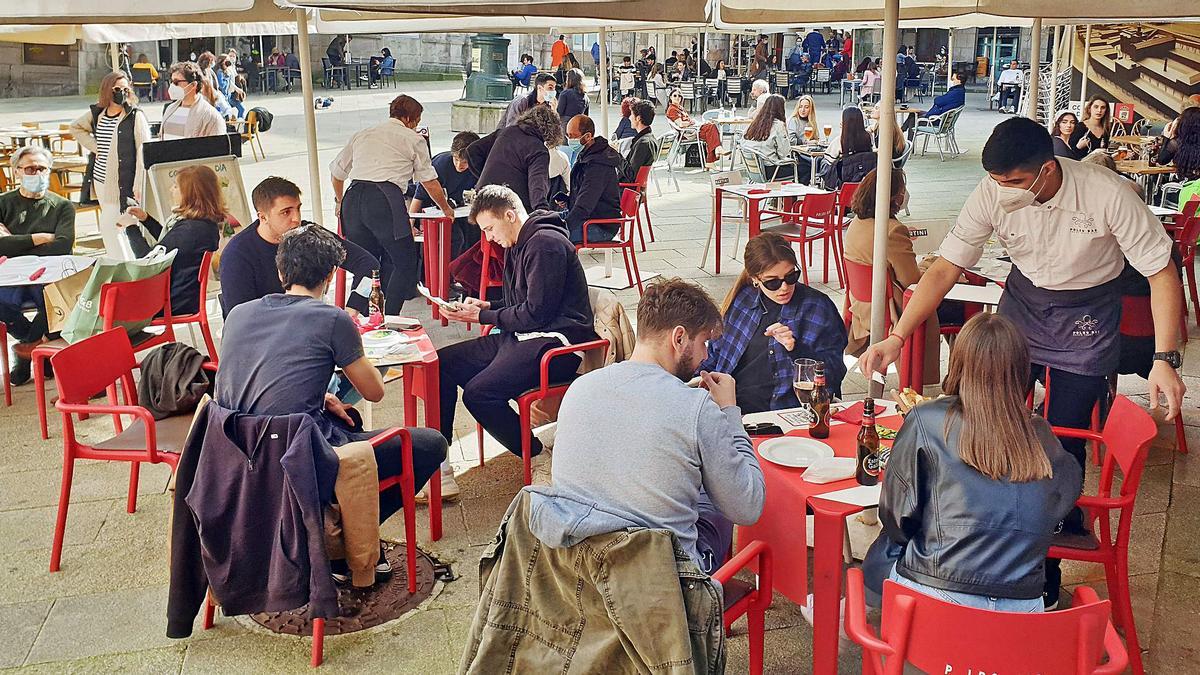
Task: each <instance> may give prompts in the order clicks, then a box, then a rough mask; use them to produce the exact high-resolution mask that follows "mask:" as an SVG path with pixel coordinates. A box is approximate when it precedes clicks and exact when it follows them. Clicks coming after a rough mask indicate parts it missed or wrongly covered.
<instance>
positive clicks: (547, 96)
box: [496, 73, 558, 130]
mask: <svg viewBox="0 0 1200 675" xmlns="http://www.w3.org/2000/svg"><path fill="white" fill-rule="evenodd" d="M557 87H558V80H556V79H554V76H553V75H551V74H550V73H538V74H537V77H535V78H533V91H531V92H529V93H528V94H525V95H522V96H518V97H516V98H514V99H513V100H512V103H509V104H508V107H507V108H505V109H504V114H503V115H501V116H500V122H499V123H498V124H497V125H496V129H497V130H499V129H503V128H504V127H511V126H512V125H514V124H516V123H517V120H518V119H520V117H521V115H524V114H525V113H527V112H529V110H530V109H531V108H533V107H534V106H535V105H544V106H547V107H549V108H551V109H553V108H554V99H555V98H557V97H558V91H557Z"/></svg>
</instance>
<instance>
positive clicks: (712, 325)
mask: <svg viewBox="0 0 1200 675" xmlns="http://www.w3.org/2000/svg"><path fill="white" fill-rule="evenodd" d="M721 325H722V324H721V313H720V311H719V310H718V309H717V306H716V304H714V303H713V301H712V298H710V297H709V296H708V294H707V293H705V292H704V290H703V289H702V288H700V287H699V286H697V285H696V284H693V283H691V282H687V281H683V280H681V279H665V280H660V281H656V282H655V283H652V284H650V285H649V286H647V287H646V292H645V293H644V294H643V295H642V299H641V301H640V302H639V303H638V310H637V346H636V347H635V348H634V350H633V355H632V356H631V357H630V358H629V360H627V361H623V362H621V363H615V364H613V365H610V366H605V367H604V368H601V369H599V370H595V371H592V372H590V373H588V374H586V375H584V376H582V377H580V378H579V379H578V380H576V381H575V382H574V383H572V384H571V388H570V389H569V390H567V393H566V396H565V397H564V398H563V402H562V407H561V408H560V410H559V414H558V427H557V430H556V437H555V442H554V462H553V465H552V466H551V475H552V482H551V485H550V486H549V487H539V488H534V489H533V491H532V492H533V494H532V500H533V503H532V504H531V507H532V508H533V510H534V512H536V513H540V514H542V515H541V516H540V517H539V518H537V519H534V520H533V521H531V523H530V527H531V529H532V530H533V533H534V534H535V535H537V537H538V538H539V539H541V540H542V541H543V542H547V543H551V542H558V543H561V544H562V545H569V543H568V542H567V541H566V538H567V537H569V538H573V539H576V540H579V539H584V538H586V537H588V536H591V535H594V534H603V533H606V532H612V531H614V530H617V529H622V528H626V527H650V528H661V529H665V530H668V531H670V532H671V533H672V534H674V535H675V537H676V539H677V540H678V542H679V544H680V546H681V547H682V548H683V549H684V550H685V551H687V552H688V554H689V555H690V556H691V557H692V559H693V560H695V561H696V562H697V563H698V564H699V565H700V567H701V568H702V569H703V570H704V571H705V572H708V573H710V574H711V573H712V572H714V571H716V570H717V569H718V568H720V566H721V564H722V563H724V562H725V558H726V556H727V555H728V553H729V549H730V546H731V545H732V543H733V525H734V523H737V524H741V525H750V524H753V523H754V522H755V521H757V520H758V517H759V516H760V515H761V514H762V509H763V502H764V499H765V494H766V488H765V485H764V482H763V474H762V469H761V468H760V467H759V464H758V458H757V457H756V456H755V455H754V449H753V447H752V446H751V444H750V438H749V437H748V436H747V435H746V431H745V429H744V428H743V427H742V413H741V410H739V409H738V407H737V400H736V394H735V383H734V380H733V377H731V376H730V375H725V374H722V373H708V372H703V373H701V376H700V377H701V385H700V387H689V386H687V384H686V382H687V381H688V380H689V379H691V377H692V374H693V373H695V372H696V368H697V367H698V366H699V365H700V363H701V362H702V361H703V360H704V359H705V358H706V356H707V353H708V347H707V344H708V341H709V339H711V338H712V337H713V336H715V335H716V334H718V333H719V331H720V330H721ZM539 506H544V507H545V508H541V509H539ZM551 545H553V543H551Z"/></svg>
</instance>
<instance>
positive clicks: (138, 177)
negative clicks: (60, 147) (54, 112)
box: [71, 72, 150, 260]
mask: <svg viewBox="0 0 1200 675" xmlns="http://www.w3.org/2000/svg"><path fill="white" fill-rule="evenodd" d="M71 134H72V135H73V136H74V137H75V139H76V140H78V141H79V144H80V145H81V146H83V147H85V148H87V149H88V150H89V151H90V152H91V157H89V159H88V166H87V173H86V174H85V175H84V179H83V194H82V195H81V196H80V201H84V202H87V201H97V202H99V203H100V236H101V237H102V238H103V240H104V249H105V251H106V252H107V255H108V257H110V258H115V259H117V260H130V259H132V258H133V253H132V251H131V250H130V248H129V245H128V243H127V242H126V241H125V239H124V237H121V236H120V229H119V228H118V227H117V218H119V217H120V216H121V213H122V212H123V211H124V210H125V208H126V207H128V206H131V202H138V201H140V198H141V195H142V180H143V179H142V176H143V174H145V167H144V166H143V164H142V144H143V143H145V142H146V141H148V140H150V124H149V123H148V122H147V121H146V115H145V114H144V113H143V112H142V109H141V108H139V107H137V97H136V96H135V95H134V93H133V89H132V88H131V87H130V85H129V79H128V78H127V77H126V76H125V73H117V72H113V73H109V74H108V75H105V76H104V79H103V80H101V82H100V96H99V100H98V101H97V102H96V103H95V104H94V105H92V106H90V109H89V110H88V112H86V113H84V114H83V115H81V116H80V117H79V119H77V120H75V121H74V122H72V123H71Z"/></svg>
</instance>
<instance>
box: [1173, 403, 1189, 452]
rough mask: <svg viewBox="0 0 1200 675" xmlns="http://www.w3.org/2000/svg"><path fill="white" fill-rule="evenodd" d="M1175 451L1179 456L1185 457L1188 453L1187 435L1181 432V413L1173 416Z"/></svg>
mask: <svg viewBox="0 0 1200 675" xmlns="http://www.w3.org/2000/svg"><path fill="white" fill-rule="evenodd" d="M1175 449H1176V450H1177V451H1178V452H1179V454H1181V455H1186V454H1187V452H1188V445H1187V435H1186V434H1184V430H1183V413H1182V412H1181V413H1179V414H1178V415H1176V416H1175Z"/></svg>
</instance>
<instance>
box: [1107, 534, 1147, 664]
mask: <svg viewBox="0 0 1200 675" xmlns="http://www.w3.org/2000/svg"><path fill="white" fill-rule="evenodd" d="M1123 555H1128V552H1127V551H1125V552H1118V556H1123ZM1104 568H1105V570H1104V571H1105V574H1106V581H1107V582H1108V599H1109V600H1110V601H1112V609H1113V618H1115V619H1117V620H1118V622H1119V623H1120V625H1121V628H1122V629H1123V630H1124V632H1125V647H1126V651H1128V652H1129V668H1130V670H1132V671H1133V673H1134V675H1143V674H1144V673H1145V669H1144V668H1143V666H1142V647H1141V645H1140V644H1139V643H1138V637H1137V627H1136V626H1135V625H1134V621H1133V604H1132V603H1131V601H1130V598H1129V563H1128V561H1127V560H1126V559H1124V558H1123V557H1118V559H1117V561H1116V562H1115V563H1113V564H1111V565H1105V566H1104Z"/></svg>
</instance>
